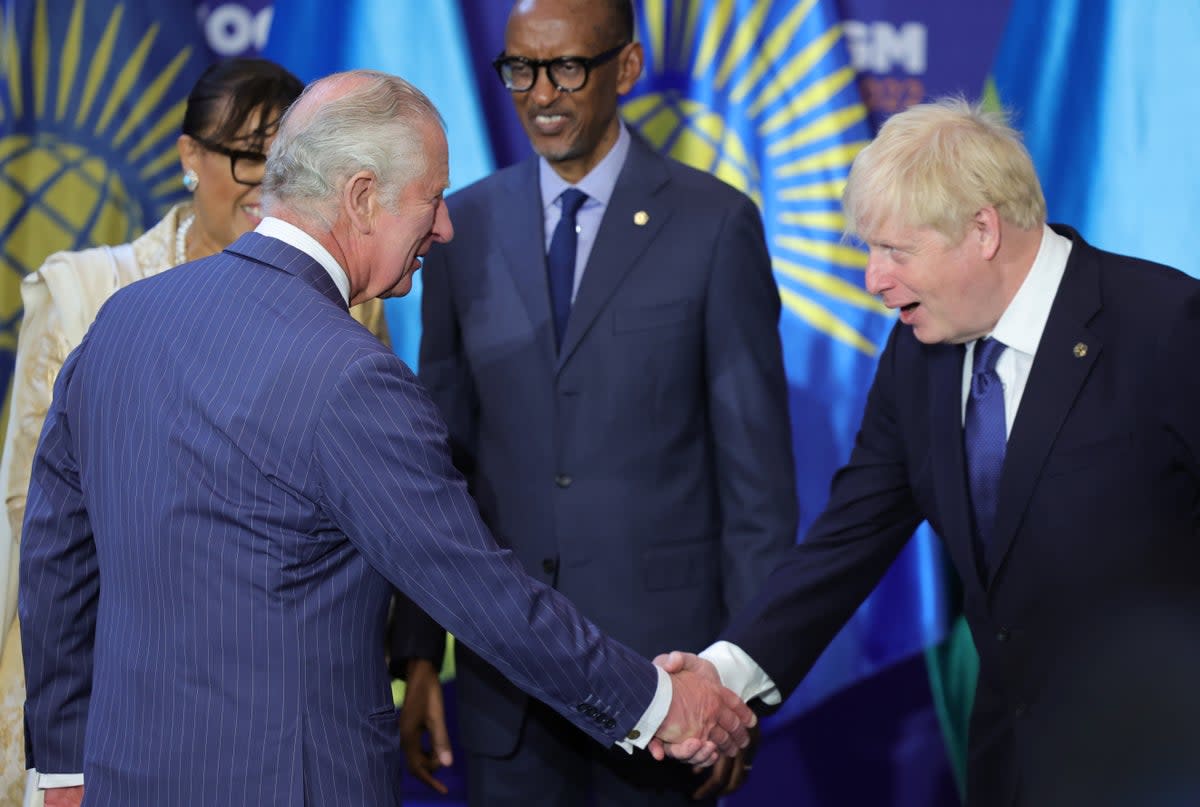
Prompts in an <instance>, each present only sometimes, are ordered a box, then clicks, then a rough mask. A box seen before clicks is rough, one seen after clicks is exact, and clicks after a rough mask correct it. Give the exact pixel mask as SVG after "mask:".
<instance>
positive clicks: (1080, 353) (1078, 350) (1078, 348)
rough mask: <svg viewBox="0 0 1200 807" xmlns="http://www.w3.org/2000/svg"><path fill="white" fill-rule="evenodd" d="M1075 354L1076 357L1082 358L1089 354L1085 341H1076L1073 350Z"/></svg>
mask: <svg viewBox="0 0 1200 807" xmlns="http://www.w3.org/2000/svg"><path fill="white" fill-rule="evenodd" d="M1071 352H1072V353H1074V354H1075V358H1077V359H1082V358H1083V357H1084V356H1086V355H1087V345H1086V344H1084V343H1083V342H1076V343H1075V347H1074V348H1072V350H1071Z"/></svg>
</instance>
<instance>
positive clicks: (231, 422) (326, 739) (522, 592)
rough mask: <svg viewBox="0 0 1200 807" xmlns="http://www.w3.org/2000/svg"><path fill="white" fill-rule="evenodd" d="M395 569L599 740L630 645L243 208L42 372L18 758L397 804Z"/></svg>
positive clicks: (626, 708)
mask: <svg viewBox="0 0 1200 807" xmlns="http://www.w3.org/2000/svg"><path fill="white" fill-rule="evenodd" d="M390 584H394V585H396V586H397V587H399V588H400V589H401V590H402V591H404V592H405V593H406V594H408V595H409V596H410V597H411V598H412V599H413V601H414V602H416V603H417V605H419V606H420V607H421V608H423V609H424V610H425V611H426V612H428V613H429V614H430V615H431V616H433V617H434V618H435V619H437V620H438V621H439V622H441V623H442V624H443V625H445V626H446V627H447V628H448V629H449V630H451V631H452V632H453V633H454V634H456V635H457V636H460V637H462V639H463V640H464V641H468V642H470V644H471V645H472V646H473V647H475V648H476V649H477V650H478V651H479V652H480V653H481V654H482V655H483V656H484V657H485V658H487V659H488V660H489V661H490V662H491V663H493V664H496V665H497V666H498V667H499V668H500V669H501V670H503V672H504V674H506V675H508V676H511V678H512V679H513V680H514V681H515V682H517V683H518V684H519V685H520V686H522V687H523V688H525V689H527V690H528V691H530V692H531V693H532V694H534V695H536V696H537V697H539V698H541V699H542V700H544V701H546V702H547V703H549V704H550V705H552V706H553V707H554V708H556V709H558V710H559V711H560V712H562V713H563V714H565V715H567V716H568V717H569V718H571V719H572V720H574V721H575V722H576V723H577V724H578V725H579V726H580V727H581V728H582V729H583V730H584V731H586V732H588V733H589V734H590V735H591V736H593V737H594V738H595V739H597V740H599V741H601V742H603V743H612V742H614V741H615V740H617V739H619V738H620V737H622V736H623V734H624V733H625V732H626V731H627V730H628V729H629V728H630V727H631V726H633V725H634V723H635V722H636V721H637V719H638V717H639V716H640V715H641V713H642V712H643V711H644V710H645V708H646V706H647V705H648V703H649V701H650V699H651V697H652V695H653V692H654V688H655V681H656V677H655V673H654V671H653V669H652V668H651V667H650V665H649V664H648V663H647V662H646V661H645V660H644V659H642V658H640V657H638V656H636V655H635V654H633V653H632V652H631V651H629V650H627V649H626V648H624V647H623V646H621V645H619V644H616V643H614V642H611V641H609V640H608V639H607V638H606V637H604V636H603V635H602V634H600V633H599V632H598V630H597V629H596V628H595V627H594V626H593V625H592V624H590V623H589V622H587V621H585V620H584V619H583V618H581V617H580V616H578V615H577V614H576V612H575V611H574V609H573V608H572V607H571V606H570V605H569V604H568V603H567V601H566V600H565V599H563V598H562V597H561V596H559V595H558V594H557V593H555V592H554V591H553V590H551V589H549V588H547V587H545V586H543V585H541V584H539V583H536V582H534V581H532V580H530V579H529V578H527V577H526V576H525V575H524V574H523V573H522V572H521V571H520V567H519V565H518V564H517V563H516V562H515V561H514V560H513V558H512V557H511V555H510V553H509V552H508V551H506V550H502V549H500V548H498V547H497V545H496V544H495V542H494V541H493V539H492V537H491V535H490V534H489V533H488V531H487V529H486V528H485V527H484V526H483V525H482V523H481V522H480V519H479V517H478V514H477V512H476V509H475V506H474V504H473V502H472V501H471V499H470V497H469V496H468V494H467V491H466V487H465V485H464V483H463V481H462V480H461V478H460V477H459V475H458V474H457V472H456V471H455V470H454V469H453V467H452V465H451V462H450V458H449V455H448V452H447V450H446V435H445V429H444V427H443V425H442V422H441V420H440V418H439V417H438V415H437V412H436V410H435V408H434V407H433V406H432V404H430V402H429V401H428V400H427V398H426V396H425V394H424V392H423V391H422V389H421V387H420V385H419V383H418V382H417V380H416V378H415V377H414V376H413V374H412V373H411V371H410V370H409V369H408V368H407V367H405V366H404V364H403V363H402V362H400V361H399V360H398V359H397V358H396V357H395V356H394V355H392V354H390V353H389V352H388V351H386V350H385V349H384V348H382V347H381V346H380V345H379V343H378V342H377V341H376V340H375V339H374V338H373V337H372V336H371V335H370V334H369V333H368V332H367V331H366V330H364V329H363V328H362V326H360V325H359V324H358V323H356V322H354V321H353V320H352V319H351V318H350V316H349V314H348V313H347V312H346V307H345V305H344V303H343V301H342V299H341V297H340V296H339V294H338V292H337V290H336V288H335V287H334V285H333V282H332V280H331V279H330V278H329V276H328V275H327V273H326V272H325V271H324V270H323V269H322V268H321V267H320V265H319V264H318V263H317V262H316V261H314V260H312V259H311V258H310V257H309V256H307V255H305V254H304V253H302V252H300V251H298V250H296V249H294V248H292V247H290V246H288V245H286V244H284V243H283V242H280V241H277V240H275V239H271V238H266V237H264V236H261V235H258V234H255V233H251V234H248V235H246V236H243V237H242V238H241V239H239V240H238V241H237V242H236V243H235V244H233V245H232V246H231V247H230V248H229V249H228V250H226V251H225V252H224V253H222V254H220V255H217V256H214V257H213V258H209V259H206V260H203V261H199V262H196V263H194V264H191V265H188V266H186V267H184V268H183V269H181V270H179V271H173V272H167V273H164V274H162V275H159V276H157V277H155V278H152V279H149V280H146V281H143V282H140V283H137V284H134V285H133V286H130V287H129V288H127V289H125V290H123V291H121V292H119V293H117V294H116V295H115V296H114V297H113V298H112V300H111V301H110V302H109V303H108V304H107V305H106V306H105V308H104V309H103V310H102V311H101V312H100V315H99V317H98V318H97V321H96V324H95V325H94V326H93V327H92V329H91V330H90V331H89V333H88V335H87V337H86V338H85V340H84V342H83V344H82V345H81V346H80V347H79V349H78V350H77V351H75V353H73V354H72V356H71V357H70V359H69V360H68V361H67V363H66V365H65V366H64V368H63V371H62V373H61V374H60V376H59V380H58V383H57V387H56V391H55V398H54V404H53V406H52V408H51V410H50V412H49V415H48V416H47V419H46V427H45V431H44V432H43V435H42V442H41V445H40V447H39V451H38V454H37V457H36V459H35V462H34V470H33V481H32V483H31V487H30V495H29V504H28V510H27V516H26V522H25V538H24V542H23V546H22V557H21V595H20V615H21V621H22V633H23V636H24V637H25V654H26V673H27V676H28V680H29V692H28V702H27V707H26V715H27V731H28V733H29V738H30V745H31V748H32V752H31V753H32V759H31V760H30V763H31V764H36V766H37V767H38V769H39V770H40V771H42V772H47V773H54V772H70V771H78V770H83V772H84V774H85V780H86V787H87V795H88V804H89V805H109V804H113V805H128V804H135V803H136V804H154V805H158V806H159V807H162V806H164V805H189V806H191V805H222V807H224V806H225V805H242V804H246V805H250V804H254V805H260V804H269V805H309V804H316V805H327V804H347V805H356V806H357V805H393V804H396V803H398V801H399V782H398V779H399V776H400V769H401V758H400V753H399V747H398V739H397V730H396V723H395V712H394V710H393V708H392V705H391V695H390V691H389V686H388V676H387V672H386V670H385V667H384V661H383V656H382V650H381V648H382V642H381V639H382V635H383V629H384V625H383V622H384V617H385V611H386V608H387V602H388V597H389V593H390Z"/></svg>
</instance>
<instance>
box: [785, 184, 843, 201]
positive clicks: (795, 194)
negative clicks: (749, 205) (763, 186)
mask: <svg viewBox="0 0 1200 807" xmlns="http://www.w3.org/2000/svg"><path fill="white" fill-rule="evenodd" d="M845 188H846V180H844V179H842V180H838V181H836V182H806V183H804V184H802V185H792V186H789V187H786V188H783V189H782V190H780V191H779V194H778V195H779V199H780V200H781V201H784V202H811V201H827V200H830V199H841V198H842V191H843V190H845Z"/></svg>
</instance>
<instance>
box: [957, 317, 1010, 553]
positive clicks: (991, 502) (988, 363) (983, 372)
mask: <svg viewBox="0 0 1200 807" xmlns="http://www.w3.org/2000/svg"><path fill="white" fill-rule="evenodd" d="M1004 347H1005V346H1004V343H1003V342H997V341H996V340H995V339H981V340H979V341H978V342H976V343H975V364H974V367H973V369H972V371H971V393H970V395H968V396H967V416H966V418H965V419H964V420H963V449H964V450H965V452H966V455H967V481H968V483H969V485H970V489H971V511H972V514H973V516H974V526H975V531H974V537H975V550H976V557H977V558H978V559H979V567H980V570H981V572H982V571H983V570H986V569H987V568H988V563H989V558H988V552H989V550H990V548H991V540H992V530H993V529H994V528H995V525H996V499H997V497H998V495H999V492H1000V470H1001V469H1002V468H1003V467H1004V448H1005V443H1006V437H1005V431H1004V388H1003V386H1002V385H1001V384H1000V377H999V376H998V375H996V360H997V359H999V358H1000V354H1001V353H1003V352H1004Z"/></svg>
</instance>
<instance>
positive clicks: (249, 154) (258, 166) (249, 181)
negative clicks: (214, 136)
mask: <svg viewBox="0 0 1200 807" xmlns="http://www.w3.org/2000/svg"><path fill="white" fill-rule="evenodd" d="M188 137H190V138H192V140H195V141H196V142H197V143H199V144H200V145H201V146H203V147H204V148H206V149H208V150H209V151H211V152H213V153H215V154H224V155H225V156H226V157H228V158H229V173H230V174H232V175H233V181H234V182H237V183H238V184H241V185H250V186H251V187H253V186H254V185H261V184H262V181H263V169H264V168H265V167H266V164H267V155H265V154H263V153H262V152H261V151H243V150H241V149H231V148H229V147H228V146H222V145H221V144H220V143H214V142H213V141H211V140H209V139H207V138H204V137H200V136H199V135H194V134H189V135H188Z"/></svg>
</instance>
